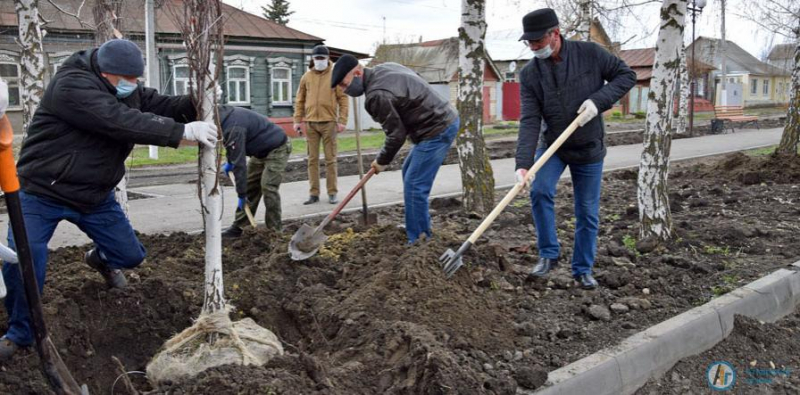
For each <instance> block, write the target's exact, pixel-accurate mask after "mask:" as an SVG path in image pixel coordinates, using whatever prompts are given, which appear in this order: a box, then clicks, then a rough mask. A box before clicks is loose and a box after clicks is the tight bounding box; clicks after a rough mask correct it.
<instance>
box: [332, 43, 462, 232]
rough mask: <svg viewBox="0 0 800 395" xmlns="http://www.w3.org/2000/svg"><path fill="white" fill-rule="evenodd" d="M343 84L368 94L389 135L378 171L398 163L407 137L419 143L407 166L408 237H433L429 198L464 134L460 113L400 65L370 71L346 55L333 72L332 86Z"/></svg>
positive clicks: (373, 113)
mask: <svg viewBox="0 0 800 395" xmlns="http://www.w3.org/2000/svg"><path fill="white" fill-rule="evenodd" d="M337 85H338V86H340V87H342V88H343V89H344V93H346V94H348V95H350V96H353V97H357V96H361V95H366V100H365V104H364V105H365V107H366V110H367V112H368V113H369V115H371V116H372V118H373V119H374V120H375V121H376V122H378V123H380V124H381V126H382V127H383V131H384V133H386V141H385V142H384V144H383V148H381V151H380V153H379V154H378V157H377V158H376V159H375V160H374V161H373V162H372V168H373V169H375V172H376V173H379V172H381V171H383V170H384V169H385V168H386V166H388V165H389V163H391V162H392V159H394V157H395V155H397V151H399V150H400V148H401V147H402V146H403V144H404V143H405V141H406V139H409V140H411V142H412V143H413V147H412V148H411V151H410V152H409V153H408V156H407V157H406V160H405V162H403V196H404V200H405V219H406V235H407V236H408V243H409V244H410V243H413V242H415V241H416V240H417V239H419V238H420V236H421V235H423V234H424V235H426V236H427V237H430V236H431V218H430V213H429V212H428V197H429V196H430V192H431V186H432V185H433V180H434V179H435V178H436V173H437V172H439V167H441V166H442V162H444V158H445V157H446V156H447V151H448V150H449V149H450V145H451V144H452V143H453V139H455V137H456V133H458V127H459V118H458V113H457V112H456V110H455V109H454V108H453V106H452V105H450V103H449V102H448V101H447V100H445V99H442V98H441V97H440V96H439V95H438V94H437V93H436V92H434V91H433V90H432V89H431V87H430V85H428V83H427V82H425V80H423V79H422V78H420V76H418V75H417V74H416V73H415V72H414V71H412V70H411V69H408V68H406V67H404V66H401V65H399V64H397V63H383V64H380V65H378V66H375V67H374V68H365V67H363V66H361V65H360V64H359V63H358V61H357V60H356V58H354V57H352V56H350V55H344V56H342V57H341V58H340V59H339V61H337V62H336V65H335V66H334V68H333V79H332V81H331V86H332V87H334V86H337Z"/></svg>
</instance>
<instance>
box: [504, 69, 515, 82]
mask: <svg viewBox="0 0 800 395" xmlns="http://www.w3.org/2000/svg"><path fill="white" fill-rule="evenodd" d="M516 77H517V76H516V75H514V72H513V71H506V80H507V81H510V82H513V81H514V80H515V79H516Z"/></svg>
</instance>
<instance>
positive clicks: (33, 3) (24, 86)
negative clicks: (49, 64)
mask: <svg viewBox="0 0 800 395" xmlns="http://www.w3.org/2000/svg"><path fill="white" fill-rule="evenodd" d="M14 5H15V8H16V10H17V19H18V20H19V45H20V47H21V51H20V69H21V75H20V84H19V91H20V92H19V94H20V98H21V100H22V138H23V139H24V138H25V136H27V135H28V126H30V123H31V119H33V113H35V112H36V109H37V108H39V103H40V102H41V101H42V96H43V95H44V71H45V63H44V49H43V47H42V39H43V38H44V34H43V33H42V22H41V18H40V17H39V0H16V1H15V2H14Z"/></svg>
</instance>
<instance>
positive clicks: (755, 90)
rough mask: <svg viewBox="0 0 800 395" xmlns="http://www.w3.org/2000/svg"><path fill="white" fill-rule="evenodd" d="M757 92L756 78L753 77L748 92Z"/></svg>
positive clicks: (753, 93) (752, 93)
mask: <svg viewBox="0 0 800 395" xmlns="http://www.w3.org/2000/svg"><path fill="white" fill-rule="evenodd" d="M757 92H758V80H757V79H753V84H752V85H750V94H751V95H755V94H756V93H757Z"/></svg>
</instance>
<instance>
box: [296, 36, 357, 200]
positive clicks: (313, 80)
mask: <svg viewBox="0 0 800 395" xmlns="http://www.w3.org/2000/svg"><path fill="white" fill-rule="evenodd" d="M311 61H312V66H311V69H310V70H308V71H306V73H305V74H303V77H301V78H300V87H299V88H298V89H297V98H296V99H295V106H294V129H295V130H296V131H297V132H298V133H299V134H302V132H303V129H302V124H303V123H304V122H305V125H306V135H307V137H306V140H307V144H306V148H307V149H308V183H309V184H310V190H309V197H308V200H307V201H305V202H304V203H303V204H314V203H317V202H318V201H319V194H320V186H319V143H320V142H322V149H323V152H324V153H325V187H326V189H327V193H328V203H330V204H336V203H338V200H337V198H336V194H337V193H338V189H337V186H336V181H337V179H336V178H337V174H336V171H337V169H336V154H337V152H336V151H337V149H336V135H337V134H338V133H341V132H343V131H344V128H345V125H347V109H348V106H349V100H348V99H347V95H345V94H344V93H342V90H341V89H340V88H337V89H330V82H331V72H332V70H333V65H332V64H331V62H330V52H329V51H328V47H326V46H324V45H317V46H316V47H314V49H312V50H311Z"/></svg>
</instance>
